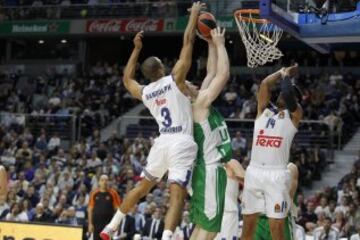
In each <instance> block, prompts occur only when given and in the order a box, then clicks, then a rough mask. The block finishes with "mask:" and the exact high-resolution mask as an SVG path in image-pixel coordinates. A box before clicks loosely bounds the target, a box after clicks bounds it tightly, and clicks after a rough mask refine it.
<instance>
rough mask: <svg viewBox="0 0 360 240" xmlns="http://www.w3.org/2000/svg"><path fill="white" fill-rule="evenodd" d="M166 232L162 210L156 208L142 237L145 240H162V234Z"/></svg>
mask: <svg viewBox="0 0 360 240" xmlns="http://www.w3.org/2000/svg"><path fill="white" fill-rule="evenodd" d="M163 231H164V221H163V220H162V216H161V209H160V208H158V207H157V208H156V209H155V211H154V213H153V215H152V216H151V218H149V219H148V220H146V223H145V226H144V229H143V232H142V236H143V239H144V240H146V239H149V240H150V239H154V240H155V239H156V240H160V239H161V236H162V232H163Z"/></svg>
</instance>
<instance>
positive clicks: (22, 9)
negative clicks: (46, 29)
mask: <svg viewBox="0 0 360 240" xmlns="http://www.w3.org/2000/svg"><path fill="white" fill-rule="evenodd" d="M205 2H206V3H207V6H208V10H210V11H211V12H213V13H214V14H215V15H218V14H231V13H232V10H233V9H232V10H228V8H227V7H228V5H229V2H230V1H228V0H209V1H205ZM189 7H191V1H186V0H180V1H174V0H168V1H158V2H149V1H142V2H134V3H107V4H71V5H70V4H69V5H67V6H65V5H43V6H38V5H36V4H33V5H31V6H4V7H2V8H1V9H0V15H2V18H3V19H5V20H26V19H31V20H35V19H82V18H107V17H162V18H165V17H168V18H176V17H178V16H184V15H186V14H187V9H188V8H189ZM0 18H1V16H0Z"/></svg>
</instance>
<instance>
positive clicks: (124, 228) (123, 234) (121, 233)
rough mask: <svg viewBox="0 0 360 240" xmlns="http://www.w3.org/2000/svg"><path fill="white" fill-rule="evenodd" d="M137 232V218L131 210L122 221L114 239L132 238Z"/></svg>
mask: <svg viewBox="0 0 360 240" xmlns="http://www.w3.org/2000/svg"><path fill="white" fill-rule="evenodd" d="M135 232H136V227H135V218H134V217H133V216H132V214H131V212H130V213H129V214H127V215H126V216H125V218H123V220H122V221H121V223H120V226H119V230H118V231H117V232H116V234H115V236H114V237H113V239H114V240H118V239H124V240H132V239H133V236H134V234H135Z"/></svg>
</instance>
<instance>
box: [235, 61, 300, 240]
mask: <svg viewBox="0 0 360 240" xmlns="http://www.w3.org/2000/svg"><path fill="white" fill-rule="evenodd" d="M297 68H298V67H297V65H294V66H291V67H288V68H282V69H281V70H279V71H277V72H275V73H273V74H271V75H269V76H268V77H266V78H265V79H264V80H263V81H262V82H261V84H260V88H259V92H258V114H257V118H256V120H255V126H254V135H253V144H252V151H251V160H250V165H249V167H248V168H247V170H246V174H245V182H244V192H243V197H242V213H243V215H244V218H243V219H244V228H243V233H242V239H243V240H252V239H254V238H253V235H254V232H255V229H256V223H257V218H258V215H259V214H265V215H266V216H267V217H268V219H269V225H270V232H271V235H272V239H276V240H283V239H284V225H285V218H286V217H287V213H288V210H289V208H290V205H291V202H292V201H291V198H290V195H289V188H290V184H291V182H290V179H291V177H290V175H289V172H288V171H287V164H288V161H289V153H290V148H291V144H292V141H293V138H294V136H295V134H296V132H297V128H298V125H299V122H300V120H301V118H302V115H303V113H302V108H301V106H300V105H299V104H298V100H300V99H297V98H301V94H300V93H299V90H298V88H297V87H296V86H295V85H293V83H292V82H291V77H293V76H294V75H295V74H296V73H297ZM278 82H280V89H281V92H280V94H279V96H278V99H277V102H276V105H277V106H276V107H275V106H271V107H270V106H269V105H271V102H270V98H271V88H272V87H273V86H274V85H276V83H278Z"/></svg>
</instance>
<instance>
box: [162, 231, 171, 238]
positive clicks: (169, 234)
mask: <svg viewBox="0 0 360 240" xmlns="http://www.w3.org/2000/svg"><path fill="white" fill-rule="evenodd" d="M172 235H173V232H172V231H171V230H165V231H164V232H163V234H162V237H161V240H171V238H172Z"/></svg>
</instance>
